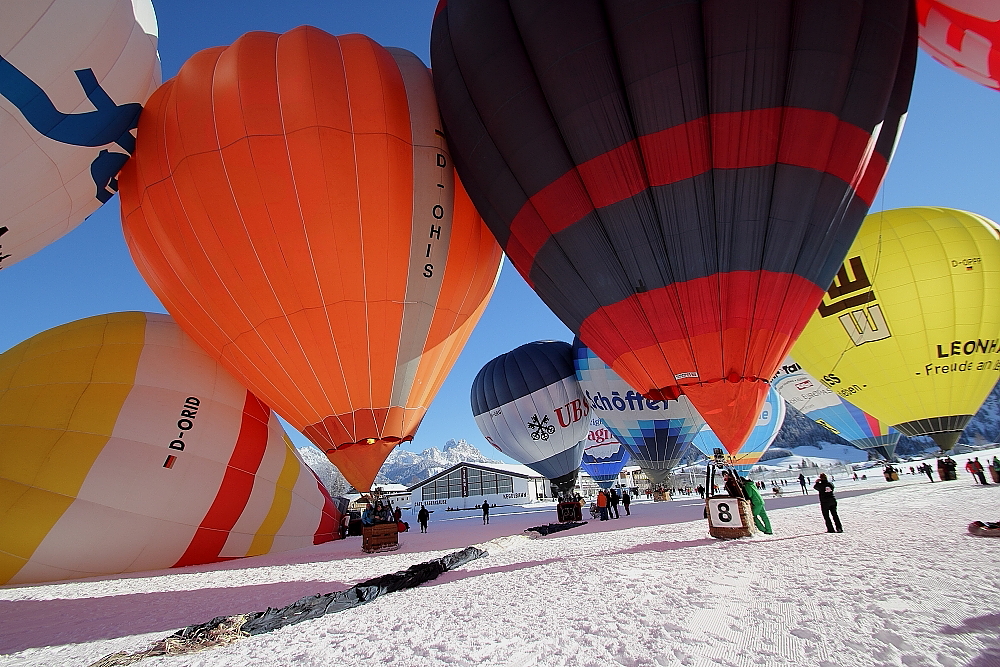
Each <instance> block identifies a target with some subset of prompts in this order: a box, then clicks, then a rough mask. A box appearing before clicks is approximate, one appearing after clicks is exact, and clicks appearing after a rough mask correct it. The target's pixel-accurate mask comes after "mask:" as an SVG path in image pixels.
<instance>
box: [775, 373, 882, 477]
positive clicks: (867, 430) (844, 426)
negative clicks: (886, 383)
mask: <svg viewBox="0 0 1000 667" xmlns="http://www.w3.org/2000/svg"><path fill="white" fill-rule="evenodd" d="M771 386H772V387H774V389H775V390H776V391H777V392H778V393H779V394H781V396H782V398H784V399H785V400H786V401H788V404H789V405H791V406H792V407H793V408H795V409H796V410H798V411H799V412H801V413H802V414H804V415H805V416H807V417H809V418H810V419H812V420H814V421H815V422H816V423H817V424H819V425H820V426H822V427H823V428H825V429H827V430H828V431H830V432H831V433H833V434H834V435H839V436H840V437H841V438H843V439H844V440H846V441H847V442H849V443H851V444H852V445H854V446H855V447H857V448H858V449H863V450H871V451H874V452H875V453H877V454H878V455H879V456H881V457H882V458H884V459H885V460H887V461H891V460H892V459H893V451H894V450H895V449H896V443H898V442H899V436H900V433H899V431H897V430H896V429H894V428H892V427H891V426H889V425H888V424H884V423H882V422H880V421H879V420H878V419H876V418H875V417H872V416H871V415H870V414H868V413H867V412H865V411H864V410H862V409H860V408H858V407H856V406H854V405H851V404H850V403H848V402H847V401H845V400H843V399H842V398H840V396H838V395H837V394H835V393H834V392H832V391H830V390H829V389H828V388H827V387H826V385H824V384H823V383H822V382H820V381H818V380H817V379H816V378H814V377H813V376H811V375H809V373H806V372H805V371H804V370H802V367H801V366H799V365H798V364H797V363H795V361H794V360H792V358H791V357H786V358H785V361H784V362H783V363H782V365H781V368H779V369H778V372H777V373H776V374H775V376H774V378H773V379H772V380H771Z"/></svg>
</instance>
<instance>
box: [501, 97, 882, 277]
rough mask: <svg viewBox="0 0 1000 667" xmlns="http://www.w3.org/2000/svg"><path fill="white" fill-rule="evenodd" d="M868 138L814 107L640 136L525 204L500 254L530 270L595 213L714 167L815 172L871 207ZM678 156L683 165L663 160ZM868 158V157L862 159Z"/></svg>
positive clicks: (875, 165) (876, 159)
mask: <svg viewBox="0 0 1000 667" xmlns="http://www.w3.org/2000/svg"><path fill="white" fill-rule="evenodd" d="M873 139H874V137H873V135H870V134H869V133H868V132H866V131H864V130H862V129H861V128H859V127H857V126H855V125H852V124H850V123H847V122H845V121H842V120H840V119H838V118H837V117H836V116H835V115H833V114H831V113H826V112H822V111H814V110H812V109H796V108H792V107H776V108H772V109H754V110H750V111H742V112H730V113H717V114H710V115H708V116H704V117H702V118H698V119H695V120H692V121H689V122H687V123H682V124H680V125H676V126H674V127H671V128H668V129H666V130H661V131H659V132H656V133H653V134H650V135H646V136H644V137H639V138H638V140H633V141H629V142H627V143H625V144H622V145H621V146H618V147H617V148H615V149H612V150H610V151H608V152H607V153H604V154H602V155H598V156H597V157H594V158H592V159H590V160H587V161H586V162H584V163H582V164H580V165H577V167H576V168H575V169H572V170H570V171H567V172H566V173H565V174H563V175H562V176H561V177H559V178H558V179H556V180H555V181H553V182H552V183H551V184H549V185H547V186H546V187H544V188H542V189H541V190H540V191H539V192H537V193H536V194H534V195H532V196H531V197H530V198H529V199H528V201H526V202H525V203H524V205H523V206H522V207H521V210H520V211H518V213H517V215H515V216H514V219H513V220H512V221H511V223H510V236H509V237H508V239H507V241H506V243H505V247H504V251H505V252H506V253H507V254H508V255H509V256H510V258H511V261H512V262H514V264H515V265H516V266H530V265H531V264H532V262H534V260H535V256H536V255H537V254H538V251H539V250H540V249H541V248H542V246H543V245H544V244H545V242H546V241H548V240H549V238H551V237H552V235H554V234H556V233H558V232H560V231H562V230H564V229H566V228H567V227H569V226H570V225H572V224H574V223H575V222H577V221H579V220H580V219H581V218H583V217H584V216H586V215H587V214H588V213H590V212H591V211H592V210H593V209H599V208H604V207H606V206H610V205H612V204H615V203H617V202H620V201H623V200H625V199H628V198H630V197H633V196H635V195H637V194H639V193H641V192H643V191H644V190H646V189H647V188H649V187H650V186H654V187H655V186H660V185H670V184H673V183H678V182H680V181H683V180H686V179H689V178H694V177H695V176H698V175H700V174H704V173H707V172H709V171H711V170H713V169H744V168H748V167H764V166H767V165H776V164H786V165H791V166H796V167H805V168H808V169H814V170H816V171H819V172H822V173H825V174H830V175H831V176H835V177H836V178H838V179H839V180H841V181H843V182H844V183H846V184H847V185H848V186H850V188H851V190H852V191H853V194H855V195H856V196H858V197H860V198H861V199H862V201H864V202H865V204H867V205H868V206H871V203H872V201H873V200H874V198H875V192H876V191H877V190H878V187H879V185H880V184H881V182H882V177H883V176H884V175H885V172H886V169H887V168H888V162H887V160H886V156H883V155H880V154H879V153H877V152H872V142H873ZM834 147H836V148H834ZM681 153H686V159H684V160H668V159H663V157H662V156H664V155H677V154H681ZM866 153H871V156H870V159H868V160H866V159H865V155H866ZM859 165H861V167H862V168H860V169H859ZM865 167H867V168H865ZM609 174H614V175H615V178H608V175H609ZM820 233H822V230H820ZM529 282H530V281H529Z"/></svg>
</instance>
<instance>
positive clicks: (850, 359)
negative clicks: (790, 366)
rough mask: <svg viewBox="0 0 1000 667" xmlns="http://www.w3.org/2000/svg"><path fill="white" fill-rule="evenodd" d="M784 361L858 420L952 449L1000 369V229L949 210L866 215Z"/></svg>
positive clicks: (984, 397) (902, 211)
mask: <svg viewBox="0 0 1000 667" xmlns="http://www.w3.org/2000/svg"><path fill="white" fill-rule="evenodd" d="M791 354H792V356H793V357H795V359H796V360H797V361H798V362H799V363H800V364H801V365H802V366H803V368H805V369H806V370H807V371H809V372H810V373H811V374H812V375H813V376H814V377H817V378H820V379H821V380H822V381H823V382H824V383H825V384H826V385H827V386H828V387H830V389H832V390H833V391H835V392H836V393H837V394H839V395H840V396H841V397H842V398H844V399H846V400H848V401H850V402H851V403H853V404H854V405H856V406H858V407H859V408H861V409H862V410H864V411H865V412H868V413H870V414H872V415H873V416H875V417H877V418H878V419H879V420H881V421H883V422H887V423H889V424H892V425H893V426H895V428H897V429H898V430H900V431H902V432H903V433H904V434H906V435H910V436H916V435H929V436H931V437H932V438H933V439H934V441H935V442H936V443H938V445H940V447H941V448H942V449H945V450H947V449H951V448H952V446H954V444H955V443H956V442H957V441H958V437H959V436H960V435H961V433H962V429H964V428H965V425H966V424H967V423H968V422H969V420H970V419H971V418H972V416H973V415H974V414H975V413H976V411H977V410H978V409H979V407H980V405H982V403H983V401H984V400H985V399H986V396H987V395H988V394H989V392H990V390H991V389H992V388H993V386H994V385H995V384H996V382H997V378H998V371H1000V226H998V225H997V224H996V223H995V222H993V221H991V220H988V219H986V218H984V217H982V216H980V215H976V214H974V213H967V212H965V211H956V210H954V209H948V208H934V207H914V208H902V209H896V210H892V211H883V212H881V213H873V214H871V215H869V216H868V217H867V218H865V222H864V224H863V225H862V227H861V231H860V232H859V233H858V237H857V239H855V241H854V244H853V245H852V246H851V249H850V252H848V254H847V259H846V260H845V261H844V264H843V266H842V267H841V269H840V271H839V272H838V273H837V277H836V278H835V279H834V281H833V284H832V285H830V289H829V290H827V294H826V296H825V297H824V299H823V302H822V303H821V304H820V306H819V308H818V309H817V311H816V312H815V313H813V316H812V318H811V319H810V320H809V324H808V325H807V326H806V328H805V330H804V331H803V332H802V336H801V337H800V338H799V340H798V342H797V343H796V344H795V347H794V348H793V349H792V353H791Z"/></svg>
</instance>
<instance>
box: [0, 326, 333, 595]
mask: <svg viewBox="0 0 1000 667" xmlns="http://www.w3.org/2000/svg"><path fill="white" fill-rule="evenodd" d="M339 519H340V513H339V512H338V511H337V509H336V508H335V507H334V505H333V502H332V500H331V499H330V496H329V494H327V493H326V491H325V490H324V489H323V488H322V486H321V485H320V484H319V481H318V480H317V478H316V476H315V475H314V474H313V472H312V471H311V470H310V469H309V468H308V467H307V466H306V465H305V463H303V461H302V460H301V459H300V458H299V456H298V454H297V452H296V451H295V448H294V447H293V446H292V443H291V441H289V440H288V437H287V436H286V435H285V433H284V431H283V430H282V428H281V425H280V424H279V423H278V420H277V417H275V415H274V413H273V412H271V410H270V409H269V408H268V407H267V406H266V405H264V404H263V403H262V402H261V401H260V400H259V399H258V398H257V397H256V396H254V395H253V394H251V393H250V392H248V391H247V390H246V389H245V388H243V387H242V386H240V385H239V383H237V382H236V380H235V379H234V378H233V377H232V376H230V375H229V374H228V373H227V372H226V371H225V370H223V368H222V367H221V366H220V365H219V364H218V363H217V362H215V361H214V360H213V359H212V358H211V357H209V356H208V355H207V354H206V353H205V352H203V351H202V350H201V349H200V348H199V347H198V346H197V345H196V344H195V342H194V341H193V340H191V339H190V338H188V336H187V335H186V334H184V333H183V332H182V331H181V330H180V327H178V326H177V325H176V324H174V322H173V321H172V320H171V319H170V318H169V317H167V316H166V315H155V314H148V313H115V314H112V315H102V316H97V317H90V318H86V319H83V320H79V321H77V322H72V323H70V324H64V325H62V326H59V327H56V328H54V329H50V330H49V331H45V332H43V333H40V334H38V335H37V336H34V337H33V338H30V339H28V340H26V341H24V342H23V343H21V344H20V345H17V346H15V347H13V348H11V349H10V350H8V351H7V352H5V353H3V354H2V355H0V584H7V583H31V582H40V581H53V580H56V579H71V578H77V577H89V576H95V575H101V574H115V573H120V572H134V571H139V570H152V569H161V568H168V567H178V566H181V565H195V564H199V563H210V562H215V561H219V560H226V559H229V558H238V557H241V556H252V555H258V554H263V553H268V552H272V551H284V550H288V549H295V548H299V547H303V546H307V545H311V544H318V543H320V542H326V541H329V540H331V539H333V537H334V532H335V530H336V526H337V523H338V521H339Z"/></svg>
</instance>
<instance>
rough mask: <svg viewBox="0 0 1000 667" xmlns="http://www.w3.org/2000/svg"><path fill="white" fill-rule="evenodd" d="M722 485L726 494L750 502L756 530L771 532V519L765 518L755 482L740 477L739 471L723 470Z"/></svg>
mask: <svg viewBox="0 0 1000 667" xmlns="http://www.w3.org/2000/svg"><path fill="white" fill-rule="evenodd" d="M722 480H723V486H724V487H725V489H726V494H727V495H729V496H732V497H733V498H743V499H744V500H747V501H749V502H750V510H751V512H752V513H753V522H754V525H756V526H757V530H759V531H760V532H762V533H764V534H765V535H770V534H771V532H772V531H771V520H770V519H768V518H767V512H766V511H765V510H764V499H763V498H761V497H760V493H758V492H757V483H756V482H754V481H753V480H750V479H747V478H745V477H740V475H739V473H737V472H735V471H733V472H730V471H728V470H727V471H725V472H723V473H722Z"/></svg>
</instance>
